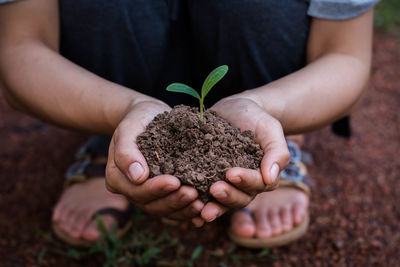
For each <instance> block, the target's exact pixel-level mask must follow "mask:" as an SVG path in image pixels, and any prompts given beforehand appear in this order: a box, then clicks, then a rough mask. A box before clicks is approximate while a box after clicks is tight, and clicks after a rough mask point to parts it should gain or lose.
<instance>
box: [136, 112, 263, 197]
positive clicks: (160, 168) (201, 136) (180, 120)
mask: <svg viewBox="0 0 400 267" xmlns="http://www.w3.org/2000/svg"><path fill="white" fill-rule="evenodd" d="M137 143H138V146H139V148H140V150H141V152H142V153H143V155H144V156H145V158H146V160H147V164H148V165H149V168H150V177H154V176H157V175H160V174H171V175H174V176H175V177H177V178H179V180H180V181H181V182H182V184H185V185H191V186H194V187H195V188H196V189H197V190H198V191H199V198H200V199H201V200H202V201H204V202H207V201H209V200H211V198H212V197H211V195H210V194H209V188H210V186H211V185H212V184H213V183H215V182H217V181H221V180H222V181H226V177H225V174H226V171H227V170H228V169H230V168H232V167H243V168H248V169H257V168H259V167H260V163H261V159H262V157H263V154H264V153H263V151H262V149H261V148H260V146H259V145H258V144H257V143H256V142H255V140H254V135H253V133H252V132H251V131H244V132H243V133H242V132H240V130H239V129H238V128H236V127H234V126H232V125H231V124H230V123H229V122H227V121H226V120H224V119H223V118H221V117H219V116H217V114H216V113H215V112H214V111H209V110H207V111H205V112H204V120H203V122H200V120H199V112H198V109H197V108H190V107H188V106H183V105H179V106H176V107H174V108H173V109H172V110H171V111H170V112H164V113H163V114H159V115H157V116H156V117H155V118H154V120H153V121H152V122H151V123H150V124H149V125H148V126H147V128H146V131H145V132H144V133H143V134H141V135H140V136H139V137H138V138H137Z"/></svg>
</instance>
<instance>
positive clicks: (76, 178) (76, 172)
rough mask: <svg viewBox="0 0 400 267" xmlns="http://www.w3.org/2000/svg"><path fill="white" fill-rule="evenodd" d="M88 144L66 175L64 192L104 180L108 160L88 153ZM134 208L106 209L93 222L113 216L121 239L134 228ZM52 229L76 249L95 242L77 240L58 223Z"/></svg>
mask: <svg viewBox="0 0 400 267" xmlns="http://www.w3.org/2000/svg"><path fill="white" fill-rule="evenodd" d="M87 145H88V143H87V144H86V145H85V146H83V148H82V149H81V150H80V151H79V152H78V153H77V156H76V157H77V158H78V161H77V162H75V163H74V164H73V165H72V166H71V167H69V168H68V170H67V172H66V174H65V179H66V180H65V182H64V190H65V189H66V188H68V187H70V186H72V185H74V184H76V183H83V182H85V181H87V180H89V179H104V177H105V168H106V162H107V158H106V157H104V155H99V154H97V153H93V152H90V151H89V152H88V149H87ZM133 210H134V207H133V205H132V204H129V205H128V208H127V209H126V210H124V211H122V210H119V209H116V208H112V207H105V208H102V209H100V210H98V211H97V212H96V213H95V214H94V215H93V217H92V220H94V219H95V218H96V216H97V215H111V216H113V217H114V218H115V220H116V222H117V229H116V232H115V236H116V237H117V238H121V237H122V236H124V235H125V234H126V233H127V232H128V230H129V229H130V228H131V226H132V220H131V217H132V214H133ZM52 229H53V232H54V234H55V235H56V237H57V238H59V239H60V240H61V241H63V242H65V243H67V244H68V245H71V246H74V247H86V248H87V247H91V246H92V245H93V242H90V241H87V240H84V239H75V238H72V237H70V236H69V235H68V234H66V233H65V232H64V231H63V230H61V228H60V227H59V225H58V223H54V222H53V223H52Z"/></svg>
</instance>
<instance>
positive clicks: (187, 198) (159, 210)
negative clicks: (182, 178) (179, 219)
mask: <svg viewBox="0 0 400 267" xmlns="http://www.w3.org/2000/svg"><path fill="white" fill-rule="evenodd" d="M150 180H151V179H150ZM197 196H198V193H197V191H196V189H194V188H193V187H190V186H181V187H180V188H179V190H178V191H175V192H172V193H171V194H169V195H168V196H166V197H163V198H158V199H156V200H154V201H151V202H149V203H147V204H146V205H144V206H143V209H144V210H145V211H147V212H148V213H151V214H157V215H160V216H164V215H168V214H170V213H172V212H175V211H177V210H180V209H183V208H184V207H186V206H188V205H189V204H190V203H191V202H193V201H194V200H195V199H196V198H197Z"/></svg>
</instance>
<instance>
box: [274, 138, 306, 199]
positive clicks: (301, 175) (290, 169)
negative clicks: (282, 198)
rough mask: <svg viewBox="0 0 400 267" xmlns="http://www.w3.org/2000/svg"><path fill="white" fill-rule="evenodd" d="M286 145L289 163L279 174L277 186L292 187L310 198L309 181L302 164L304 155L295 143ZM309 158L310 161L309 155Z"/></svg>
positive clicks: (289, 142) (304, 166) (290, 142)
mask: <svg viewBox="0 0 400 267" xmlns="http://www.w3.org/2000/svg"><path fill="white" fill-rule="evenodd" d="M287 143H288V148H289V152H290V163H289V165H288V166H286V168H284V169H283V170H282V172H281V175H280V181H279V186H284V187H294V188H297V189H299V190H302V191H303V192H305V193H306V194H307V195H308V196H311V189H310V186H311V180H310V178H309V177H308V176H307V174H308V172H307V167H306V165H305V164H304V163H303V162H302V160H303V159H304V155H305V154H304V152H302V151H301V149H300V148H299V147H298V146H297V144H296V143H294V142H292V141H288V142H287ZM310 158H311V159H312V157H311V154H310V157H309V159H310Z"/></svg>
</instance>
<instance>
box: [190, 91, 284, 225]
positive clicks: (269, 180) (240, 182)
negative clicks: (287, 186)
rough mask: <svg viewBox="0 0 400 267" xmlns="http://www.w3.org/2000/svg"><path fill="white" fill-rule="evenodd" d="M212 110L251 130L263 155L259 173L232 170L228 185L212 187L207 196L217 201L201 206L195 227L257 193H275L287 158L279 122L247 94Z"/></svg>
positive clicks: (240, 95)
mask: <svg viewBox="0 0 400 267" xmlns="http://www.w3.org/2000/svg"><path fill="white" fill-rule="evenodd" d="M211 109H212V110H214V111H216V112H217V114H218V115H219V116H221V117H223V118H224V119H226V120H227V121H229V122H230V123H232V124H233V125H234V126H236V127H238V128H239V129H240V130H242V131H245V130H250V131H252V132H253V133H254V136H255V140H256V142H257V143H258V144H259V145H260V146H261V148H262V149H263V151H264V156H263V158H262V161H261V166H260V169H259V170H250V169H245V168H239V167H234V168H232V169H230V170H228V171H227V173H226V178H227V180H228V181H229V182H230V183H231V184H229V183H226V182H223V181H219V182H216V183H215V184H213V185H212V186H211V188H210V193H211V194H212V195H213V196H214V198H215V199H216V200H217V201H218V202H209V203H207V204H206V205H205V206H204V208H203V210H202V212H201V216H200V218H196V219H195V220H194V221H193V222H194V223H195V224H196V225H198V226H200V225H202V223H203V222H204V221H205V222H210V221H213V220H214V219H215V218H217V217H219V216H221V215H222V214H223V213H225V212H226V211H227V210H228V209H232V208H243V207H245V206H247V205H248V204H249V203H250V202H251V201H252V200H253V198H254V197H255V196H256V195H257V194H258V193H261V192H265V191H270V190H274V189H275V188H276V187H277V185H278V182H279V174H280V172H281V170H282V169H283V168H284V167H286V165H287V164H288V163H289V158H290V154H289V151H288V148H287V145H286V140H285V137H284V133H283V129H282V126H281V124H280V123H279V121H278V120H276V119H275V118H273V117H272V116H271V115H269V114H268V113H267V112H265V111H264V110H263V109H262V108H261V107H260V105H258V104H257V102H256V101H255V100H253V99H251V98H250V97H248V96H247V95H245V94H238V95H234V96H231V97H227V98H224V99H222V100H220V101H219V102H218V103H216V104H215V105H214V106H213V107H211Z"/></svg>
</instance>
